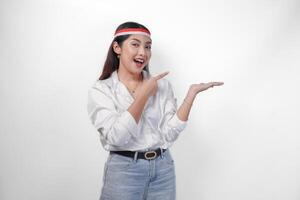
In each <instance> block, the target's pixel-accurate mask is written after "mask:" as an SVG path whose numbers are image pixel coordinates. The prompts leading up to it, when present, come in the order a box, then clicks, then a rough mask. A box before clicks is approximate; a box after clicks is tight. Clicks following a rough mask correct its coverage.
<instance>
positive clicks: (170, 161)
mask: <svg viewBox="0 0 300 200" xmlns="http://www.w3.org/2000/svg"><path fill="white" fill-rule="evenodd" d="M164 160H165V162H166V163H167V164H168V165H174V160H173V157H172V155H171V154H170V152H169V151H167V152H165V155H164Z"/></svg>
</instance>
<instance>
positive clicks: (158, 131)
mask: <svg viewBox="0 0 300 200" xmlns="http://www.w3.org/2000/svg"><path fill="white" fill-rule="evenodd" d="M142 73H143V77H144V78H148V77H150V76H151V75H150V74H149V73H148V72H146V71H144V70H143V72H142ZM157 83H158V89H157V92H156V94H155V95H153V96H150V97H149V98H148V100H147V102H146V104H145V107H144V110H143V112H142V114H141V118H140V120H139V122H138V123H136V121H135V119H134V118H133V116H132V115H131V113H130V112H128V111H127V109H128V107H129V106H130V105H131V104H132V103H133V102H134V98H133V97H132V96H131V94H130V93H129V91H128V89H127V88H126V86H125V85H124V84H123V83H122V82H121V81H120V80H119V78H118V73H117V71H114V72H113V73H112V74H111V76H110V77H109V78H108V79H105V80H96V81H95V83H94V84H93V85H92V87H91V88H90V89H89V92H88V104H87V111H88V115H89V118H90V119H91V121H92V124H93V125H94V126H95V127H96V129H97V130H98V132H99V134H100V140H101V143H102V145H103V147H104V149H105V150H107V151H118V150H128V151H147V150H150V149H156V148H159V147H161V148H164V149H166V148H168V147H170V146H171V145H172V144H173V142H174V141H175V140H176V139H177V137H178V136H179V134H180V132H182V131H183V129H184V128H185V127H186V125H187V121H182V120H180V119H179V118H178V117H177V114H176V111H177V99H176V98H175V97H174V92H173V89H172V86H171V84H170V82H169V81H168V80H166V79H159V80H158V82H157Z"/></svg>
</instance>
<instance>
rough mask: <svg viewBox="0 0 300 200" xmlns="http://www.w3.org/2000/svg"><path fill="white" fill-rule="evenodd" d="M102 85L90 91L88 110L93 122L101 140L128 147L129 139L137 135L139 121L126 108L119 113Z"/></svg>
mask: <svg viewBox="0 0 300 200" xmlns="http://www.w3.org/2000/svg"><path fill="white" fill-rule="evenodd" d="M106 89H107V88H105V86H104V85H103V84H102V85H99V84H98V85H97V87H96V86H93V87H91V88H90V89H89V91H88V104H87V111H88V115H89V118H90V120H91V122H92V124H93V125H94V126H95V127H96V129H97V130H98V132H99V134H100V139H101V142H102V143H104V144H106V145H107V144H108V145H112V146H115V147H126V145H127V144H128V141H129V140H130V139H131V138H132V137H136V135H137V123H136V121H135V119H134V118H133V116H132V115H131V114H130V113H129V112H128V111H127V110H126V111H124V112H122V113H119V112H118V111H117V110H116V108H115V105H114V103H113V101H112V99H111V98H110V97H109V95H107V93H106V92H105V91H106Z"/></svg>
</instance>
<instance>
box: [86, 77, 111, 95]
mask: <svg viewBox="0 0 300 200" xmlns="http://www.w3.org/2000/svg"><path fill="white" fill-rule="evenodd" d="M112 88H113V81H112V79H111V77H110V78H107V79H105V80H96V81H94V82H93V83H92V85H91V87H90V89H89V91H90V92H92V91H98V92H102V93H106V94H107V93H110V92H111V90H112Z"/></svg>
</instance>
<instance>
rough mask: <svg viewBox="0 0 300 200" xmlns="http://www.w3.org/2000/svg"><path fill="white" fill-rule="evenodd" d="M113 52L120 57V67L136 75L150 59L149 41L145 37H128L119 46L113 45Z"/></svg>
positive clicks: (134, 35) (135, 35)
mask: <svg viewBox="0 0 300 200" xmlns="http://www.w3.org/2000/svg"><path fill="white" fill-rule="evenodd" d="M114 51H115V52H116V53H117V54H119V55H120V66H119V67H123V68H125V69H126V70H127V71H128V72H130V73H134V74H138V73H141V71H142V70H143V68H144V67H145V66H146V65H147V64H148V63H149V60H150V58H151V39H150V38H149V37H148V36H145V35H138V34H133V35H130V36H129V37H128V38H127V39H126V40H125V41H124V42H123V43H122V45H121V46H119V45H118V44H117V42H115V43H114Z"/></svg>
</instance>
